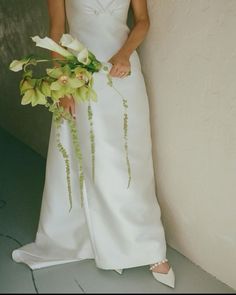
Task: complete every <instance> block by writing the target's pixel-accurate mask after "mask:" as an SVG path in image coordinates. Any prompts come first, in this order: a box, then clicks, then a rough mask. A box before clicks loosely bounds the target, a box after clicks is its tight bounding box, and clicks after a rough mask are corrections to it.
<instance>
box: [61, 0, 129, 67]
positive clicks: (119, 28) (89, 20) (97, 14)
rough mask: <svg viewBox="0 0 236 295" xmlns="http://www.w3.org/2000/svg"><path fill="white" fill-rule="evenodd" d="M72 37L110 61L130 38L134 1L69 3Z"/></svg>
mask: <svg viewBox="0 0 236 295" xmlns="http://www.w3.org/2000/svg"><path fill="white" fill-rule="evenodd" d="M65 4H66V15H67V20H68V24H69V31H70V34H71V35H72V36H74V37H76V38H78V39H79V40H80V41H81V42H83V43H84V44H85V45H86V46H87V47H88V49H89V50H91V51H92V52H93V53H94V54H95V55H96V56H97V58H98V59H100V60H102V61H107V59H109V58H110V57H111V56H112V55H113V54H114V53H115V52H116V51H117V50H119V49H120V47H121V46H122V44H123V43H124V42H125V40H126V39H127V37H128V34H129V31H130V29H129V27H128V26H127V15H128V10H129V5H130V0H66V1H65Z"/></svg>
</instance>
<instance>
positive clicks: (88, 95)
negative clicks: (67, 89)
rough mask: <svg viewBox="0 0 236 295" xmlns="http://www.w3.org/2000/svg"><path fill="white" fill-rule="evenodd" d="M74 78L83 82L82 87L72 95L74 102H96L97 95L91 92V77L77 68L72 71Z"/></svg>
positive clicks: (83, 70) (85, 71) (84, 70)
mask: <svg viewBox="0 0 236 295" xmlns="http://www.w3.org/2000/svg"><path fill="white" fill-rule="evenodd" d="M74 73H75V77H76V78H77V79H79V80H82V81H84V82H85V83H84V85H83V86H82V87H80V88H78V89H75V91H74V92H73V93H72V95H73V97H74V99H75V100H76V102H78V103H79V102H82V101H88V100H89V99H92V100H93V101H96V100H97V94H96V92H95V91H94V90H93V75H92V73H90V72H88V71H87V70H86V69H84V68H81V67H77V68H75V69H74Z"/></svg>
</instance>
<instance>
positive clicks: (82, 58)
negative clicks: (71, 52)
mask: <svg viewBox="0 0 236 295" xmlns="http://www.w3.org/2000/svg"><path fill="white" fill-rule="evenodd" d="M77 59H78V61H79V62H81V63H82V64H84V65H87V64H89V62H90V60H89V52H88V49H87V48H84V49H83V50H81V51H80V52H79V53H78V54H77Z"/></svg>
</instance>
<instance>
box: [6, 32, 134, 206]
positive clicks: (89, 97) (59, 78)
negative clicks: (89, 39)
mask: <svg viewBox="0 0 236 295" xmlns="http://www.w3.org/2000/svg"><path fill="white" fill-rule="evenodd" d="M32 40H33V41H34V42H35V43H36V46H38V47H41V48H44V49H48V50H51V51H54V52H57V53H59V54H60V55H61V56H62V57H63V59H53V58H50V59H40V58H37V57H36V56H34V55H29V56H27V57H24V58H23V59H21V60H14V61H12V63H11V64H10V67H9V68H10V70H12V71H14V72H18V71H23V77H22V80H21V82H20V94H21V96H22V100H21V104H22V105H27V104H31V105H32V107H34V106H37V105H44V106H45V107H46V108H47V109H48V111H49V112H52V114H53V121H54V122H55V126H56V132H57V133H56V140H57V147H58V149H59V151H60V153H61V155H62V157H63V159H64V161H65V169H66V180H67V189H68V196H69V203H70V210H71V208H72V190H71V180H70V160H69V155H68V152H67V151H66V149H65V147H64V146H63V144H62V142H61V139H60V127H61V125H62V123H63V120H66V121H67V122H68V125H69V128H70V133H71V138H72V142H73V147H74V151H75V155H76V158H77V160H78V167H79V185H80V194H81V205H82V206H83V185H84V173H83V165H82V159H83V156H82V152H81V147H80V140H79V134H78V130H77V128H76V121H75V118H73V117H72V116H71V114H70V113H69V112H67V111H65V109H64V108H63V107H62V106H60V104H59V101H60V99H61V98H62V97H64V96H68V97H73V98H74V100H75V102H76V103H85V102H87V103H88V109H87V110H88V111H87V113H88V120H89V126H90V132H89V137H90V145H91V147H90V149H91V161H92V177H93V180H94V178H95V134H94V131H93V112H92V106H91V101H92V102H96V101H97V94H96V92H95V91H94V89H93V74H94V73H95V72H99V71H103V72H104V74H106V75H107V79H108V80H107V81H108V85H109V86H110V87H112V88H113V89H114V90H115V91H116V92H117V93H118V94H119V95H120V97H121V98H122V105H123V110H124V114H123V115H124V116H123V134H124V148H125V157H126V164H127V171H128V187H129V185H130V181H131V169H130V162H129V158H128V136H127V135H128V113H127V109H128V104H127V99H125V98H124V97H123V96H122V94H121V93H120V92H119V91H118V90H117V89H116V88H115V87H114V85H113V83H112V78H111V76H110V75H109V70H108V69H109V67H108V64H106V63H102V62H100V61H99V60H97V59H96V57H95V55H94V54H93V53H92V52H90V51H89V50H88V49H87V48H86V47H85V46H84V45H83V44H82V43H81V42H79V40H77V39H75V38H73V37H72V36H71V35H69V34H64V35H63V36H62V38H61V40H60V44H57V43H56V42H54V41H53V40H52V39H50V38H48V37H45V38H40V37H39V36H35V37H32ZM44 62H45V63H50V62H51V63H55V62H56V63H57V66H55V65H54V66H53V64H52V66H51V67H49V68H47V69H46V73H45V74H44V75H43V76H41V77H35V76H34V73H33V70H32V66H37V65H38V64H40V63H44Z"/></svg>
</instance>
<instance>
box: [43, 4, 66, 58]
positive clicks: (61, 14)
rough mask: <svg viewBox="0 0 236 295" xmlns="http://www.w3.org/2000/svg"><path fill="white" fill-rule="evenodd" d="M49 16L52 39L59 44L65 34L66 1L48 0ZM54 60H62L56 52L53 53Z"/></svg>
mask: <svg viewBox="0 0 236 295" xmlns="http://www.w3.org/2000/svg"><path fill="white" fill-rule="evenodd" d="M47 2H48V14H49V20H50V28H49V30H50V38H52V39H53V40H54V41H55V42H57V43H58V42H59V41H60V39H61V36H62V35H63V34H64V32H65V21H66V17H65V1H64V0H47ZM52 56H53V58H62V56H61V55H59V54H58V53H56V52H52Z"/></svg>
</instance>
